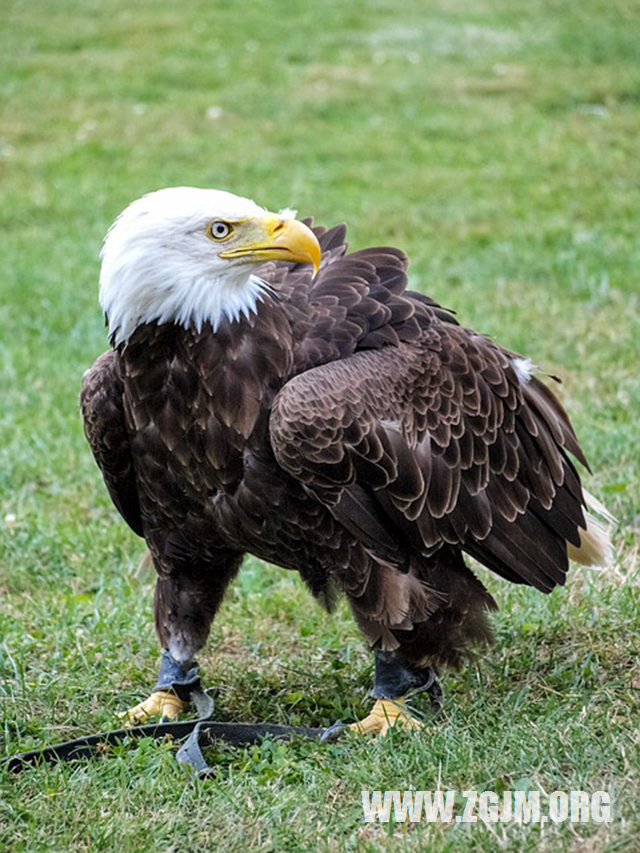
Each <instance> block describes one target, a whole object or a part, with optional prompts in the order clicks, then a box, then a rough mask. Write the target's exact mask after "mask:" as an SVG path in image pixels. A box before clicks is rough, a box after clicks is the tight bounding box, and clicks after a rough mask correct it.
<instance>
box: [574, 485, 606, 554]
mask: <svg viewBox="0 0 640 853" xmlns="http://www.w3.org/2000/svg"><path fill="white" fill-rule="evenodd" d="M583 494H584V499H585V503H586V505H587V506H588V507H589V509H591V510H593V511H594V512H597V513H598V515H601V516H602V518H603V519H604V520H605V522H606V523H604V522H602V521H600V520H599V519H597V518H596V517H595V516H594V515H592V514H591V513H590V512H586V513H585V521H586V525H587V526H586V529H583V528H579V529H578V530H579V533H580V545H579V546H578V547H576V546H575V545H572V544H571V543H570V542H567V554H568V556H569V559H570V560H573V561H574V562H576V563H581V564H582V565H583V566H608V565H609V564H610V563H611V562H612V560H613V548H612V545H611V534H610V526H611V525H612V524H615V522H616V519H615V517H614V516H613V515H612V514H611V513H610V512H609V510H608V509H607V508H606V507H605V506H604V505H603V504H602V503H600V501H599V500H598V499H597V498H596V497H594V496H593V495H592V494H590V493H589V492H587V491H586V490H583Z"/></svg>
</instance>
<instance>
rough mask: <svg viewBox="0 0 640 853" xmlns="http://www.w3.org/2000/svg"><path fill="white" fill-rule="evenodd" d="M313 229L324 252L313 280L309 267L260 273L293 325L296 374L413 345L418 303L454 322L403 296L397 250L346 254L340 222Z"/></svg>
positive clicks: (447, 317)
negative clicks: (372, 352)
mask: <svg viewBox="0 0 640 853" xmlns="http://www.w3.org/2000/svg"><path fill="white" fill-rule="evenodd" d="M306 222H307V224H311V223H310V221H309V220H306ZM313 230H314V232H315V233H316V236H317V237H318V240H319V242H320V245H321V247H322V264H321V268H320V272H319V273H318V275H317V276H316V277H315V278H313V277H312V275H311V272H310V270H309V265H308V264H306V265H293V266H292V265H291V264H286V263H270V264H266V265H265V266H264V267H262V268H261V271H260V275H261V277H262V278H263V279H264V280H265V281H267V282H268V283H269V284H270V285H271V286H272V287H273V289H274V291H275V293H276V294H277V295H278V296H279V297H280V304H281V306H282V308H283V310H284V312H285V314H286V315H287V318H288V320H289V323H290V325H291V329H292V333H293V359H294V366H293V373H294V374H297V373H302V372H304V371H306V370H309V369H310V368H312V367H317V366H318V365H320V364H326V363H328V362H330V361H336V360H338V359H345V358H348V357H349V356H351V355H353V353H354V352H356V351H357V350H362V349H380V348H381V347H384V346H387V345H391V346H398V345H400V344H401V343H408V342H411V341H417V340H419V339H420V337H421V335H422V332H423V324H424V321H425V315H424V312H423V311H421V310H420V308H421V306H422V305H430V306H432V309H433V311H434V312H435V313H436V314H437V315H438V316H439V317H440V319H442V320H443V321H446V322H450V323H455V322H456V321H455V320H454V318H453V317H452V316H451V314H450V313H448V312H446V311H444V310H443V309H441V308H440V307H439V306H437V305H435V303H433V302H432V300H430V299H429V298H428V297H424V296H419V295H417V294H412V298H411V299H407V298H406V287H407V276H406V269H407V264H408V261H407V258H406V256H405V255H404V253H403V252H401V251H400V250H398V249H394V248H390V247H378V248H371V249H363V250H362V251H359V252H353V253H351V254H349V255H345V253H346V250H347V244H346V243H345V227H344V226H343V225H339V226H336V227H335V228H331V229H329V230H327V229H325V228H323V227H321V226H316V227H314V229H313Z"/></svg>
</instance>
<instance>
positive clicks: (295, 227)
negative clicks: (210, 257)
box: [219, 214, 321, 273]
mask: <svg viewBox="0 0 640 853" xmlns="http://www.w3.org/2000/svg"><path fill="white" fill-rule="evenodd" d="M237 230H238V234H240V233H241V232H242V241H241V242H240V241H238V240H230V241H229V242H230V245H229V248H227V249H224V250H223V251H222V252H220V255H219V257H221V258H227V259H229V260H232V259H236V258H245V259H246V260H247V261H250V262H256V261H258V262H262V261H290V262H292V263H298V264H312V265H313V271H314V273H316V272H318V269H319V267H320V255H321V252H320V244H319V243H318V240H317V239H316V235H315V234H314V233H313V231H312V230H311V229H310V228H307V226H306V225H304V224H303V223H302V222H298V220H297V219H284V218H282V217H281V216H276V215H275V214H268V215H267V216H261V217H256V218H252V219H245V220H243V221H242V222H241V223H238V229H237ZM245 237H248V238H249V239H248V240H246V239H245Z"/></svg>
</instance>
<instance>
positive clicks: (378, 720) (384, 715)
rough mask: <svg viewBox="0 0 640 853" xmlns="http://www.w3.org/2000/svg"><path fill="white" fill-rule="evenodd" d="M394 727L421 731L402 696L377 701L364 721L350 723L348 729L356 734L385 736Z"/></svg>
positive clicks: (418, 722) (419, 724)
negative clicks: (398, 726) (399, 726)
mask: <svg viewBox="0 0 640 853" xmlns="http://www.w3.org/2000/svg"><path fill="white" fill-rule="evenodd" d="M395 725H401V726H404V727H405V728H407V729H421V728H423V725H424V724H423V723H421V722H420V720H416V718H415V717H413V716H412V715H411V712H410V711H409V710H408V708H407V703H406V699H405V698H404V697H403V696H399V697H398V698H397V699H377V700H376V703H375V705H374V706H373V708H372V709H371V713H370V714H369V715H368V716H366V717H365V718H364V720H359V721H358V722H357V723H351V724H350V725H349V726H348V728H350V729H351V730H352V731H354V732H357V733H358V734H369V735H386V733H387V732H388V731H389V729H391V728H393V726H395Z"/></svg>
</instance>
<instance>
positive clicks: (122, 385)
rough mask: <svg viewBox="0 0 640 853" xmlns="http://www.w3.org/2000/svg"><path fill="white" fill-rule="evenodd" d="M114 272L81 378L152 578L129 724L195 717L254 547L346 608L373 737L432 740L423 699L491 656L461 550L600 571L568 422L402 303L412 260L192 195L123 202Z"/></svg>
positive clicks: (462, 339)
mask: <svg viewBox="0 0 640 853" xmlns="http://www.w3.org/2000/svg"><path fill="white" fill-rule="evenodd" d="M101 257H102V267H101V275H100V303H101V305H102V308H103V310H104V313H105V316H106V320H107V324H108V329H109V339H110V343H111V348H110V349H109V351H108V352H106V353H104V354H103V355H102V356H100V358H98V360H97V361H96V362H95V363H94V364H93V366H92V367H91V368H90V369H89V370H88V371H87V372H86V374H85V376H84V379H83V384H82V392H81V407H82V414H83V419H84V426H85V432H86V436H87V439H88V441H89V444H90V446H91V449H92V451H93V454H94V456H95V459H96V461H97V463H98V465H99V467H100V470H101V472H102V475H103V477H104V480H105V483H106V486H107V489H108V491H109V494H110V496H111V498H112V500H113V502H114V504H115V506H116V507H117V509H118V510H119V512H120V513H121V515H122V516H123V518H124V519H125V521H126V522H127V523H128V525H129V526H130V527H131V529H132V530H133V531H134V532H135V533H137V534H138V536H140V537H142V538H144V540H145V542H146V546H147V548H148V551H149V553H150V555H151V558H152V560H153V564H154V566H155V569H156V571H157V575H158V577H157V585H156V591H155V623H156V629H157V634H158V637H159V640H160V644H161V648H162V653H161V664H160V674H159V679H158V682H157V684H156V686H155V688H154V690H153V692H152V694H151V696H150V697H149V699H147V700H146V701H145V702H142V703H141V704H140V705H138V706H137V707H136V708H133V709H131V710H130V711H129V712H128V714H129V718H130V720H131V721H133V722H139V721H142V720H144V719H146V718H147V717H148V716H150V715H155V714H160V715H162V716H164V717H173V716H176V715H177V714H178V713H180V712H181V711H182V710H183V709H184V708H185V707H186V702H187V701H188V698H189V695H190V694H189V689H190V688H191V687H193V685H194V683H196V682H197V680H198V668H197V664H196V662H195V656H196V655H197V653H198V652H199V651H200V650H201V649H202V647H203V645H204V644H205V642H206V640H207V636H208V634H209V631H210V628H211V624H212V620H213V618H214V616H215V613H216V610H217V609H218V606H219V605H220V602H221V601H222V598H223V596H224V594H225V590H226V589H227V586H228V584H229V583H230V581H231V580H232V579H233V578H234V576H235V575H236V573H237V572H238V570H239V568H240V565H241V563H242V559H243V556H244V555H245V554H253V555H255V556H257V557H259V558H260V559H262V560H266V561H268V562H269V563H274V564H277V565H279V566H282V567H284V568H286V569H295V570H297V571H298V572H299V573H300V575H301V576H302V578H303V579H304V581H305V582H306V584H307V585H308V587H309V588H310V590H311V592H312V594H313V595H314V596H315V597H317V598H318V599H319V600H320V601H322V602H323V603H325V604H327V605H328V604H330V603H331V602H333V601H334V600H335V598H336V596H337V595H344V596H346V598H347V600H348V602H349V605H350V607H351V610H352V612H353V616H354V618H355V620H356V622H357V624H358V626H359V627H360V629H361V630H362V633H363V634H364V637H365V638H366V640H367V642H368V644H369V645H370V647H371V649H372V650H373V653H374V656H375V680H374V686H373V690H372V697H373V698H374V699H375V700H376V701H375V704H374V706H373V709H372V711H371V714H369V715H368V716H367V717H366V718H365V720H363V721H360V722H359V723H353V724H352V725H353V726H355V727H356V728H357V730H358V731H367V732H384V731H386V729H387V728H388V726H390V725H393V724H395V723H397V722H402V723H403V724H405V725H407V726H411V725H417V721H416V720H415V718H413V717H412V716H411V714H410V711H409V710H408V708H407V707H406V705H405V696H406V694H407V693H408V692H410V691H412V690H420V689H429V690H430V691H431V692H432V695H437V681H436V680H435V677H436V674H437V673H438V672H439V671H440V669H441V668H442V667H446V666H453V667H456V666H459V665H460V663H461V662H462V661H463V660H464V659H465V657H466V656H467V655H468V654H469V652H470V651H471V649H472V648H473V646H474V645H476V644H486V643H489V642H490V641H491V629H490V624H489V621H488V618H487V617H488V613H489V612H490V611H492V610H494V609H495V608H496V604H495V601H494V599H493V598H492V596H491V595H490V594H489V593H488V592H487V590H486V589H485V588H484V586H483V585H482V583H481V582H480V581H479V580H478V579H477V578H476V576H475V575H474V574H473V573H472V571H471V570H470V569H469V568H468V566H467V565H466V564H465V560H464V555H465V554H467V555H469V556H471V557H472V558H474V559H475V560H477V561H478V562H480V563H481V564H483V565H484V566H486V567H488V568H489V569H491V570H492V571H493V572H495V573H496V574H498V575H500V576H501V577H502V578H505V579H506V580H508V581H512V582H513V583H519V584H528V585H530V586H533V587H535V588H536V589H538V590H540V591H542V592H550V591H551V590H552V589H553V588H554V587H555V586H557V585H558V584H563V583H564V582H565V579H566V575H567V569H568V562H569V558H572V559H574V560H577V561H579V562H583V563H586V564H601V563H603V562H605V561H606V559H607V552H608V549H609V542H608V536H607V533H606V530H605V529H604V527H603V526H602V525H601V524H600V523H599V522H598V521H596V520H595V518H594V517H593V516H592V515H591V514H589V513H588V512H587V501H588V497H587V494H586V493H585V492H584V491H583V489H582V486H581V482H580V478H579V476H578V473H577V471H576V468H575V466H574V462H573V461H572V458H571V457H573V459H575V460H577V461H579V462H580V463H582V465H585V466H586V464H587V463H586V460H585V458H584V456H583V453H582V451H581V449H580V447H579V445H578V442H577V440H576V436H575V434H574V431H573V429H572V427H571V424H570V422H569V419H568V417H567V415H566V413H565V411H564V409H563V407H562V406H561V404H560V403H559V402H558V400H557V399H556V397H555V396H554V395H553V394H552V393H551V391H550V390H549V389H548V387H547V386H546V385H545V384H543V383H542V382H541V381H540V380H539V379H537V378H536V377H535V376H534V375H533V374H534V369H533V365H532V364H531V362H530V361H528V360H527V359H524V358H522V357H521V356H519V355H517V354H515V353H513V352H509V351H508V350H506V349H504V348H503V347H501V346H499V345H498V344H496V343H494V342H493V341H492V340H490V339H489V338H487V337H485V336H483V335H481V334H478V333H476V332H474V331H471V330H469V329H466V328H464V327H463V326H462V325H459V323H458V322H457V321H456V319H455V318H454V316H453V315H452V314H451V313H450V312H449V311H447V310H444V309H443V308H441V307H440V306H439V305H438V304H436V303H435V302H434V301H433V300H431V299H429V298H428V297H426V296H423V295H421V294H419V293H414V292H411V291H409V290H407V278H406V268H407V259H406V257H405V256H404V254H403V253H402V252H401V251H399V250H398V249H394V248H387V247H385V248H371V249H365V250H362V251H357V252H352V253H348V252H347V245H346V243H345V228H344V227H343V226H338V227H334V228H331V229H326V228H323V227H317V226H316V227H314V226H312V224H311V223H310V222H309V221H306V222H301V221H298V220H297V219H296V218H295V214H294V213H293V212H292V211H286V210H285V211H282V212H280V213H276V214H274V213H270V212H268V211H267V210H265V209H263V208H261V207H259V206H258V205H257V204H255V203H254V202H252V201H249V200H248V199H245V198H240V197H237V196H235V195H232V194H230V193H226V192H221V191H217V190H210V189H195V188H188V187H177V188H169V189H163V190H159V191H157V192H153V193H150V194H148V195H146V196H144V197H143V198H141V199H138V200H137V201H134V202H133V203H132V204H131V205H130V206H129V207H127V208H126V210H124V212H123V213H122V214H121V215H120V216H119V218H118V219H117V220H116V221H115V223H114V224H113V225H112V227H111V229H110V230H109V232H108V234H107V236H106V238H105V242H104V247H103V250H102V255H101ZM434 690H435V691H436V693H434Z"/></svg>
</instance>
